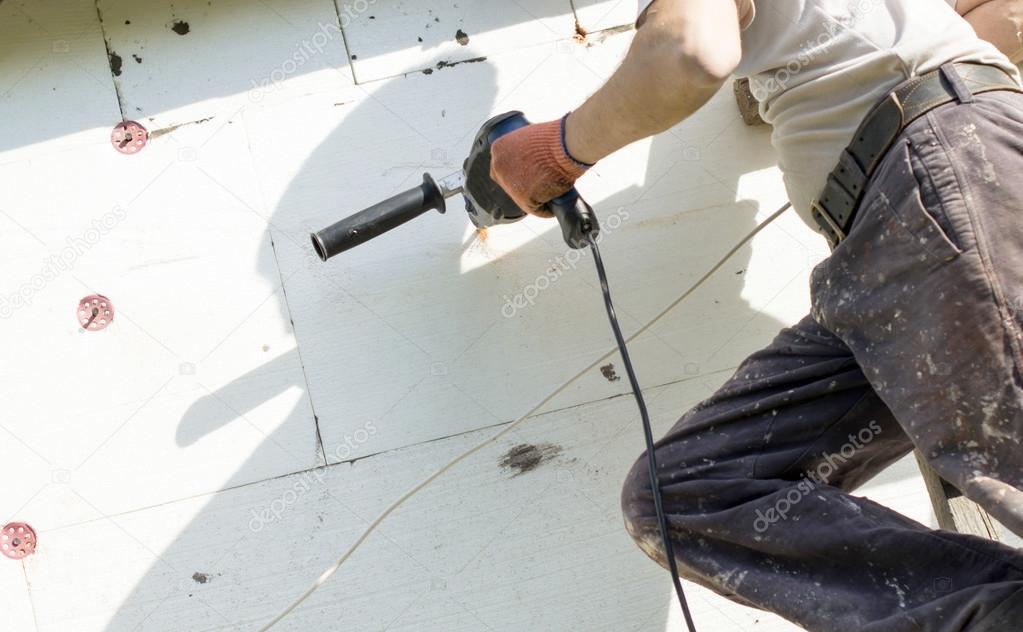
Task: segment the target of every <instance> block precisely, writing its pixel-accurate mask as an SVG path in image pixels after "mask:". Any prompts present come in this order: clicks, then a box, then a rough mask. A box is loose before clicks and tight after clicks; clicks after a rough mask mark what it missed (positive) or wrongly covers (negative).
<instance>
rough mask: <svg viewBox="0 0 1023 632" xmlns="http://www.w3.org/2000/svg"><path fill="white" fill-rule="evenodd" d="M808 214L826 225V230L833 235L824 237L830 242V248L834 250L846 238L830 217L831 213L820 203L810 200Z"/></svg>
mask: <svg viewBox="0 0 1023 632" xmlns="http://www.w3.org/2000/svg"><path fill="white" fill-rule="evenodd" d="M810 212H811V213H812V214H814V215H815V216H817V217H820V218H821V219H823V220H824V223H825V224H827V225H828V228H829V229H831V231H832V232H833V233H834V236H832V235H830V234H826V235H825V237H827V238H828V241H829V242H831V247H832V248H836V247H837V246H838V244H839V243H841V242H842V240H843V239H845V238H846V234H845V231H844V230H842V227H841V226H839V225H838V224H837V223H835V219H834V218H833V217H831V213H829V212H828V211H827V209H825V208H824V207H823V206H821V203H820V202H818V201H817V200H816V199H813V200H810Z"/></svg>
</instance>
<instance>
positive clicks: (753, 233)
mask: <svg viewBox="0 0 1023 632" xmlns="http://www.w3.org/2000/svg"><path fill="white" fill-rule="evenodd" d="M791 206H792V205H791V203H788V202H786V203H785V205H784V206H782V207H781V208H780V209H778V210H777V211H775V212H774V213H773V214H772V215H771V216H770V217H768V218H767V219H766V220H764V221H763V222H761V223H760V224H758V225H757V226H756V227H755V228H754V229H753V230H752V231H750V233H749V234H748V235H746V236H745V237H743V238H742V239H741V240H740V241H739V243H737V244H736V245H735V246H734V247H732V249H731V250H729V251H728V252H727V253H726V254H725V256H723V257H722V258H721V260H720V261H718V262H717V263H716V264H714V266H713V267H712V268H711V269H710V270H708V271H707V272H706V273H705V274H704V275H703V276H702V277H700V279H699V280H698V281H696V283H694V284H693V285H692V286H690V287H689V289H688V290H686V291H685V292H683V293H682V294H681V295H679V297H678V298H676V299H675V300H674V301H672V302H671V303H670V304H668V306H667V307H665V308H664V309H663V310H661V312H660V313H659V314H657V316H655V317H654V318H653V320H651V321H650V322H648V323H647V324H645V325H643V326H642V327H640V328H639V329H638V330H637V331H636V332H635V333H633V334H632V335H631V336H629V337H628V339H627V340H626V343H629V342H632V341H633V340H635V339H636V338H638V337H639V336H641V335H642V334H643V333H644V332H646V331H647V330H648V329H650V328H651V327H653V326H654V325H655V324H656V323H657V322H658V321H660V320H661V319H662V318H664V317H665V316H666V315H667V314H668V313H669V312H670V311H671V310H673V309H675V308H676V307H677V306H678V305H679V304H680V303H681V302H682V301H684V300H686V299H687V298H689V296H691V295H692V293H693V292H695V291H696V290H697V289H699V288H700V287H701V286H702V285H703V284H704V283H706V282H707V280H708V279H710V277H711V276H712V275H713V274H714V273H715V272H717V271H718V270H720V269H721V267H722V266H723V265H725V263H726V262H727V261H728V260H729V259H731V258H732V256H733V255H734V254H735V253H736V252H738V251H739V249H740V248H742V247H743V246H745V245H746V244H747V243H749V242H750V241H751V240H752V239H753V238H754V237H755V236H756V235H757V234H758V233H759V232H760V231H762V230H763V229H764V228H766V227H767V226H768V224H770V223H771V222H773V221H774V220H776V219H778V217H780V216H781V214H782V213H784V212H785V211H786V210H788V209H789V207H791ZM615 353H618V347H617V346H615V347H614V348H612V349H611V350H610V351H608V352H607V353H605V354H603V355H602V356H600V357H599V358H597V359H596V360H594V361H593V362H591V363H590V364H588V365H587V366H586V368H584V369H582V370H581V371H579V372H578V373H576V374H575V375H574V376H572V378H571V379H569V380H568V381H567V382H565V383H564V384H562V385H561V386H559V387H557V388H556V389H554V390H553V391H551V393H550V394H549V395H547V396H546V397H544V398H543V399H542V400H540V402H539V403H538V404H536V405H535V406H533V407H532V408H530V409H529V410H528V411H526V412H525V413H523V414H522V415H521V416H520V417H519V418H518V419H516V420H515V421H513V422H511V423H510V424H508V425H507V426H505V427H504V428H502V429H501V431H500V432H498V433H496V434H494V435H493V436H491V437H488V438H487V439H485V440H484V441H482V442H480V443H479V444H477V445H475V446H473V447H472V448H469V449H468V450H466V451H465V452H463V453H461V454H459V455H458V456H456V457H455V458H453V459H451V461H449V462H448V463H446V464H445V465H444V466H443V467H441V468H440V469H438V470H437V471H436V472H434V473H433V474H431V475H430V476H428V477H426V478H425V479H423V480H422V481H421V482H420V483H418V484H416V486H415V487H413V488H412V489H410V490H409V491H407V492H405V494H403V495H402V496H401V497H399V498H398V499H397V500H395V501H394V502H393V503H391V504H390V505H389V506H388V507H387V508H386V509H384V510H383V511H382V512H381V513H380V515H379V516H377V518H376V519H375V520H374V521H373V522H371V523H370V525H369V526H368V527H366V530H365V531H363V532H362V535H360V536H359V538H358V539H357V540H356V541H355V542H354V543H352V545H351V546H350V547H348V550H346V551H345V552H344V554H342V555H341V557H339V558H338V560H337V561H336V562H334V564H332V565H331V566H330V567H329V568H328V569H327V570H325V571H324V572H323V574H322V575H320V577H319V578H318V579H317V580H316V581H315V582H313V585H312V586H310V587H309V588H308V589H307V590H306V591H305V592H304V593H302V594H301V595H300V596H299V597H298V599H296V600H295V601H294V602H293V603H292V604H291V605H290V606H288V607H287V608H285V609H284V611H282V612H281V613H280V614H279V615H277V616H276V617H274V619H273V621H271V622H270V623H268V624H266V626H264V627H262V628H260V632H266V631H267V630H269V629H270V628H272V627H274V626H275V625H277V624H278V623H280V622H281V620H283V619H284V618H285V617H287V616H288V615H289V614H291V613H292V612H293V611H294V610H295V609H296V608H298V607H299V606H300V605H301V604H302V602H304V601H305V600H306V599H308V598H309V597H310V596H312V594H313V593H314V592H316V591H317V589H319V587H320V586H322V585H323V584H325V583H326V582H327V580H328V579H330V577H331V576H332V575H333V574H334V573H336V572H337V570H338V569H339V568H341V565H342V564H344V563H345V562H346V561H347V560H348V558H350V557H351V556H352V554H353V553H355V551H356V550H358V548H359V547H360V546H362V543H363V542H365V541H366V539H367V538H369V536H370V534H372V533H373V532H374V531H376V529H377V527H379V526H380V524H381V523H382V522H383V521H384V520H386V519H387V517H388V516H390V515H391V514H392V513H394V511H395V510H396V509H397V508H398V507H400V506H402V505H403V504H405V502H406V501H407V500H409V499H410V498H412V497H413V496H415V495H416V494H418V493H419V492H421V491H422V490H423V489H424V488H425V487H426V486H428V485H430V484H431V483H433V482H434V481H435V480H437V479H438V478H440V477H441V476H442V475H444V474H446V473H447V472H448V471H449V470H451V469H452V468H453V467H455V466H456V465H458V464H459V463H460V462H462V461H463V460H465V459H467V458H468V457H470V456H472V455H473V454H475V453H477V452H479V451H480V450H482V449H483V448H485V447H487V446H488V445H490V444H492V443H494V442H495V441H497V440H498V439H500V438H501V437H503V436H505V435H507V434H508V433H510V432H511V431H512V430H515V429H516V428H517V427H519V426H520V425H522V422H524V421H526V419H528V418H529V417H532V416H533V415H534V414H536V413H537V412H538V411H539V410H540V409H541V408H543V407H544V406H545V405H547V403H549V402H550V401H551V400H553V399H554V398H555V397H557V396H558V395H560V394H561V393H563V392H564V391H565V390H566V389H567V388H568V387H570V386H572V385H573V384H575V383H576V382H577V381H579V379H580V378H581V377H583V376H584V375H586V374H587V373H589V372H590V371H592V370H593V369H594V368H596V367H597V366H599V365H600V364H601V363H602V362H604V361H605V360H607V359H608V358H610V357H611V356H613V355H614V354H615Z"/></svg>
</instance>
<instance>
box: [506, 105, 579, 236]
mask: <svg viewBox="0 0 1023 632" xmlns="http://www.w3.org/2000/svg"><path fill="white" fill-rule="evenodd" d="M564 120H565V119H561V120H558V121H549V122H547V123H539V124H536V125H528V126H526V127H523V128H522V129H517V130H515V131H514V132H512V133H510V134H506V135H505V136H502V137H501V138H499V139H497V142H495V143H494V145H493V146H492V147H491V148H490V177H491V178H493V180H494V181H495V182H497V183H498V184H499V185H501V188H502V189H504V190H505V192H506V193H507V194H508V195H510V196H511V198H512V199H513V200H515V203H516V204H518V205H519V207H521V208H522V210H524V211H526V212H527V213H532V214H533V215H538V216H540V217H551V216H552V215H551V212H550V211H548V210H547V209H546V208H544V205H545V204H546V203H547V202H549V201H551V200H553V199H554V198H556V197H558V196H559V195H561V194H562V193H565V192H566V191H568V190H569V189H571V188H572V186H573V185H574V184H575V181H576V180H577V179H579V176H581V175H582V174H583V173H585V172H586V168H587V167H588V166H589V165H584V164H582V163H580V162H578V161H576V160H575V159H574V158H572V157H571V156H570V155H568V152H567V151H566V149H565V145H564V135H563V133H564V132H563V127H562V126H563V124H564Z"/></svg>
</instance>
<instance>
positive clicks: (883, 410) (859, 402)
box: [635, 316, 912, 505]
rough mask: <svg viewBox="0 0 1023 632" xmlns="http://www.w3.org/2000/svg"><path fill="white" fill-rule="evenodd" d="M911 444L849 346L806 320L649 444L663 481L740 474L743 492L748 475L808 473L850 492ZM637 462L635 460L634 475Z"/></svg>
mask: <svg viewBox="0 0 1023 632" xmlns="http://www.w3.org/2000/svg"><path fill="white" fill-rule="evenodd" d="M911 450H912V443H911V441H910V440H909V438H908V437H907V436H906V434H905V432H904V431H903V430H902V428H901V426H900V425H899V424H898V422H897V421H896V420H895V419H894V417H893V416H892V413H891V412H890V411H889V410H888V408H887V406H885V404H884V403H883V402H882V401H881V400H880V398H878V396H877V395H876V393H874V391H873V389H872V388H871V386H870V384H869V383H868V381H867V379H866V378H865V377H864V375H863V372H862V370H861V369H860V367H859V366H858V364H857V363H856V360H855V358H854V357H853V355H852V353H851V351H850V350H849V348H848V347H846V345H845V344H844V343H843V342H842V341H841V340H839V339H838V338H837V337H836V336H835V335H834V334H832V333H831V332H829V331H828V330H826V329H825V328H824V327H822V326H821V325H819V324H818V323H817V322H815V321H814V320H813V318H811V317H809V316H808V317H806V318H804V319H803V320H802V321H800V322H799V323H797V324H796V325H794V326H792V327H789V328H786V329H784V330H782V331H781V332H780V333H779V334H778V336H777V337H776V338H775V339H774V340H773V341H772V343H771V344H770V345H769V346H768V347H766V348H765V349H763V350H761V351H758V352H756V353H754V354H753V355H752V356H750V357H749V358H748V359H747V360H746V361H745V362H743V364H742V365H741V366H740V367H739V368H738V369H737V370H736V372H735V374H734V375H733V376H732V377H731V378H730V379H729V380H728V381H727V382H726V383H725V384H724V385H723V386H722V387H721V388H720V389H718V391H717V392H716V393H714V395H712V396H711V397H710V398H709V399H707V400H705V401H703V402H702V403H700V404H699V405H697V406H696V407H695V408H693V409H692V410H690V411H688V412H687V413H686V414H685V415H683V416H682V418H681V419H679V421H678V422H677V423H676V424H675V425H674V426H673V427H672V429H671V430H670V431H669V432H668V433H667V434H666V435H665V436H664V437H663V438H662V439H661V440H660V441H658V442H657V444H656V456H657V462H658V465H659V469H660V472H661V474H662V477H663V480H678V481H682V480H685V481H691V482H693V484H699V483H701V482H702V483H705V484H707V485H711V486H713V485H714V482H715V481H724V480H732V481H735V480H744V481H750V487H749V489H755V488H756V484H755V483H754V481H756V480H762V481H771V482H772V484H774V483H778V484H781V485H787V484H788V483H790V482H792V481H799V480H801V479H811V480H812V481H813V482H817V483H820V484H826V485H831V486H833V487H837V488H839V489H842V490H844V491H851V490H852V489H855V488H856V487H858V486H860V485H862V484H863V483H865V482H866V481H867V480H869V479H870V478H872V477H873V476H875V475H876V474H878V473H879V472H880V471H881V470H883V469H884V468H885V467H887V466H888V465H890V464H891V463H893V462H894V461H896V460H898V459H899V458H901V457H902V456H905V455H906V454H907V453H909V452H910V451H911ZM643 467H645V461H644V460H643V459H640V460H639V461H637V467H636V468H635V472H637V473H638V476H639V477H640V478H642V476H643V475H644V472H645V470H643ZM744 494H745V492H744ZM714 497H716V495H715V494H711V495H708V496H706V497H704V499H703V501H702V502H711V499H712V498H714ZM720 501H721V503H723V504H725V505H726V504H728V503H729V502H730V500H729V499H728V498H727V497H726V496H721V497H720Z"/></svg>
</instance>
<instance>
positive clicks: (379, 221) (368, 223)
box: [310, 173, 446, 261]
mask: <svg viewBox="0 0 1023 632" xmlns="http://www.w3.org/2000/svg"><path fill="white" fill-rule="evenodd" d="M433 209H436V210H438V211H440V212H441V213H443V212H444V211H445V210H446V204H445V202H444V195H443V193H442V192H441V190H440V188H439V187H438V186H437V183H436V182H434V180H433V178H431V177H430V174H428V173H425V174H423V183H422V184H421V185H419V186H417V187H413V188H411V189H409V190H408V191H404V192H402V193H399V194H398V195H395V196H394V197H392V198H389V199H387V200H384V201H383V202H380V203H378V204H374V205H373V206H371V207H369V208H367V209H365V210H362V211H359V212H358V213H356V214H355V215H352V216H351V217H346V218H345V219H343V220H341V221H340V222H338V223H336V224H334V225H332V226H328V227H327V228H324V229H323V230H321V231H318V232H315V233H313V234H312V235H311V236H310V237H311V238H312V241H313V248H315V249H316V254H317V255H319V257H320V259H322V260H323V261H326V260H327V259H330V258H331V257H333V256H335V255H339V254H341V253H342V252H344V251H346V250H349V249H351V248H354V247H355V246H358V245H359V244H361V243H364V242H366V241H369V240H370V239H373V238H374V237H376V236H378V235H382V234H383V233H386V232H387V231H389V230H391V229H392V228H397V227H398V226H401V225H402V224H404V223H405V222H407V221H410V220H413V219H415V218H417V217H419V216H420V215H422V214H423V213H425V212H427V211H430V210H433Z"/></svg>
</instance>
